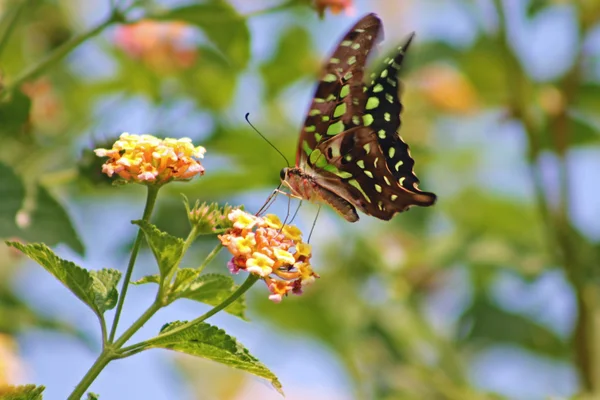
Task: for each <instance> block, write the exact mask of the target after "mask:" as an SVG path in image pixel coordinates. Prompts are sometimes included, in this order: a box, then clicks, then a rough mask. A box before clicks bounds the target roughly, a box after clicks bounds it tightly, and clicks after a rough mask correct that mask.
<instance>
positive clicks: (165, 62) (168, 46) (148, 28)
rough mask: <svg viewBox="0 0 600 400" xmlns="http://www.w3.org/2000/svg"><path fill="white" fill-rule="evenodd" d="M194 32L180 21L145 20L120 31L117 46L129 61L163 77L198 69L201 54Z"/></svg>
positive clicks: (119, 29) (121, 28)
mask: <svg viewBox="0 0 600 400" xmlns="http://www.w3.org/2000/svg"><path fill="white" fill-rule="evenodd" d="M192 35H193V28H192V27H191V26H190V25H188V24H186V23H184V22H180V21H167V22H162V21H160V22H159V21H152V20H141V21H138V22H135V23H132V24H128V25H121V26H119V27H118V28H117V31H116V37H115V43H116V45H117V46H118V47H120V48H121V49H122V50H123V51H124V52H125V53H126V54H127V55H129V57H131V58H133V59H135V60H139V61H141V62H142V63H143V64H145V65H146V66H147V67H148V68H150V69H152V70H154V71H157V72H159V73H173V72H178V71H181V70H185V69H188V68H190V67H192V66H193V65H194V63H195V62H196V59H197V57H198V51H197V50H196V48H195V46H194V45H193V42H192V40H191V39H192V37H193V36H192Z"/></svg>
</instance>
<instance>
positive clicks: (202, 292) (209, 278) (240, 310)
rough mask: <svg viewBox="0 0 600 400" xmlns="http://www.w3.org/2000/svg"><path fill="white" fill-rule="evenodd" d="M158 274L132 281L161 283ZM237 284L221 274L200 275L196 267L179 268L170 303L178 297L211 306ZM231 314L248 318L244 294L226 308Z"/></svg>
mask: <svg viewBox="0 0 600 400" xmlns="http://www.w3.org/2000/svg"><path fill="white" fill-rule="evenodd" d="M159 282H160V277H159V276H158V275H147V276H144V277H142V278H141V279H139V280H137V281H135V282H132V283H133V284H134V285H143V284H145V283H159ZM236 290H237V286H236V285H235V282H234V281H233V279H231V277H229V276H226V275H219V274H204V275H199V272H198V270H196V269H194V268H181V269H179V270H177V275H176V276H175V281H174V282H173V284H172V285H171V290H170V293H169V299H168V301H169V303H172V302H174V301H175V300H177V299H182V298H183V299H190V300H195V301H199V302H201V303H205V304H208V305H211V306H217V305H219V304H221V303H222V302H223V301H224V300H225V299H226V298H228V297H229V296H230V295H231V294H232V293H233V292H235V291H236ZM225 311H226V312H228V313H229V314H232V315H235V316H236V317H240V318H241V319H243V320H246V315H245V311H246V300H245V297H244V296H243V295H242V296H240V297H239V298H238V299H237V300H236V301H234V302H233V303H232V304H230V305H229V306H227V307H226V308H225Z"/></svg>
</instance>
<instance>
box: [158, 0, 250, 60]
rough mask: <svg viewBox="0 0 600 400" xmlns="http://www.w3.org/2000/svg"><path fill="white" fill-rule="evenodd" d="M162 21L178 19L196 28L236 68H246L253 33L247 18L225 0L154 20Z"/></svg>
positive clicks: (176, 11) (208, 2) (164, 15)
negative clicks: (251, 33) (249, 28)
mask: <svg viewBox="0 0 600 400" xmlns="http://www.w3.org/2000/svg"><path fill="white" fill-rule="evenodd" d="M154 18H155V19H159V20H161V19H162V20H171V19H173V20H178V21H184V22H188V23H190V24H193V25H196V26H197V27H199V28H200V29H202V30H203V32H204V33H205V34H206V36H207V37H208V39H209V40H210V41H211V42H212V43H213V44H214V45H215V46H216V47H217V48H218V49H219V50H220V51H221V52H222V53H223V54H224V55H225V56H226V57H227V59H228V60H229V61H230V62H231V64H232V65H233V66H235V67H236V68H239V69H243V68H245V67H246V64H247V63H248V60H249V58H250V31H249V30H248V26H247V24H246V19H245V18H244V17H243V16H242V15H240V14H239V13H238V12H237V10H236V9H235V8H234V7H233V6H232V5H231V4H229V3H228V2H226V1H224V0H210V1H207V2H205V3H202V4H194V5H189V6H184V7H180V8H174V9H172V10H169V11H168V12H167V13H166V14H163V15H158V16H155V17H154Z"/></svg>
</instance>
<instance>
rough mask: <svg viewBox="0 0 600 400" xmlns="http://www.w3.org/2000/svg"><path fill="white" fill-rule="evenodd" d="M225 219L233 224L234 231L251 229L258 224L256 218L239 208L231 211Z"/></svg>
mask: <svg viewBox="0 0 600 400" xmlns="http://www.w3.org/2000/svg"><path fill="white" fill-rule="evenodd" d="M227 217H228V218H229V220H230V221H231V222H233V227H234V228H236V229H252V227H253V226H254V225H256V224H257V223H258V222H259V218H258V217H256V216H254V215H252V214H249V213H247V212H246V211H244V210H240V209H239V208H237V209H235V210H233V211H231V212H230V213H229V215H228V216H227Z"/></svg>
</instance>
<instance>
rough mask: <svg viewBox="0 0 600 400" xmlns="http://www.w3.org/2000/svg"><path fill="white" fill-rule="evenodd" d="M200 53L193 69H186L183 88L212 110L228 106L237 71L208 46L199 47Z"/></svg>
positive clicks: (235, 82) (232, 94)
mask: <svg viewBox="0 0 600 400" xmlns="http://www.w3.org/2000/svg"><path fill="white" fill-rule="evenodd" d="M199 51H200V53H201V54H202V56H201V58H200V60H199V61H198V65H197V66H196V68H194V69H193V70H186V71H185V72H184V73H183V75H184V76H185V77H186V79H185V80H184V84H185V85H186V86H185V87H184V88H183V89H184V90H185V91H187V94H188V95H189V96H191V97H192V98H195V99H196V100H197V101H198V102H199V103H200V105H202V106H204V107H207V108H210V109H212V110H222V109H224V108H226V107H228V106H229V105H230V103H231V101H232V100H233V97H234V95H235V89H236V85H237V73H236V70H235V68H234V67H232V66H231V64H229V63H228V62H227V60H225V59H224V58H223V56H221V55H220V54H218V53H217V52H216V51H215V50H213V49H210V48H208V47H202V48H200V49H199Z"/></svg>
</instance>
